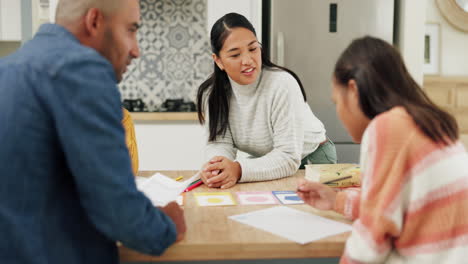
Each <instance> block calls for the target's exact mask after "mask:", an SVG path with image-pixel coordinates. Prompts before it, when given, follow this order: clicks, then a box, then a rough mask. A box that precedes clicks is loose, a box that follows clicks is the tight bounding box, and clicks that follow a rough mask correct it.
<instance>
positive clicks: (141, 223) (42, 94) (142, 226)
mask: <svg viewBox="0 0 468 264" xmlns="http://www.w3.org/2000/svg"><path fill="white" fill-rule="evenodd" d="M56 21H57V24H45V25H42V26H41V28H40V29H39V31H38V33H37V34H36V35H35V37H34V38H33V39H32V40H31V41H29V42H28V43H26V44H25V45H24V46H23V47H22V48H21V49H20V50H19V51H17V52H16V53H14V54H13V55H11V56H9V57H6V58H4V59H2V60H0V142H1V147H0V230H1V231H0V234H1V239H0V263H2V264H7V263H15V264H18V263H48V264H55V263H57V264H65V263H66V264H74V263H76V264H78V263H80V264H91V263H100V264H103V263H118V262H119V261H118V251H117V247H116V241H121V242H122V243H123V244H125V245H126V246H128V247H131V248H133V249H136V250H139V251H141V252H144V253H148V254H156V255H158V254H162V252H163V251H164V250H165V249H166V248H167V247H169V246H170V245H171V244H172V243H174V242H175V241H176V240H177V239H181V238H182V237H183V235H184V233H185V222H184V216H183V211H182V210H181V208H180V207H179V206H178V205H177V204H176V203H170V204H169V205H167V206H166V207H163V208H155V207H153V205H152V204H151V202H150V201H149V200H148V198H146V197H145V196H144V195H143V194H142V193H141V192H139V191H138V190H137V189H136V187H135V180H134V177H133V173H132V167H131V162H130V158H129V153H128V150H127V147H126V145H125V135H124V130H123V127H122V124H121V120H122V110H121V102H120V94H119V92H118V89H117V85H116V84H117V83H118V82H119V81H120V80H122V75H123V74H124V72H125V71H126V68H127V65H128V64H129V63H130V61H131V60H132V59H134V58H136V57H138V56H139V49H138V44H137V38H136V33H137V30H138V28H139V23H140V11H139V3H138V1H137V0H61V1H60V3H59V6H58V10H57V16H56Z"/></svg>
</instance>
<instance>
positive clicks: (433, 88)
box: [424, 76, 468, 148]
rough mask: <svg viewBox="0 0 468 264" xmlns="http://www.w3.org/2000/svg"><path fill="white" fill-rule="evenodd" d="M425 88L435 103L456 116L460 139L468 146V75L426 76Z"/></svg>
mask: <svg viewBox="0 0 468 264" xmlns="http://www.w3.org/2000/svg"><path fill="white" fill-rule="evenodd" d="M424 90H425V91H426V93H427V95H428V96H429V98H431V100H433V101H434V103H436V104H437V105H439V106H441V107H442V108H443V109H445V110H446V111H448V112H449V113H451V114H452V115H453V116H454V117H455V119H456V120H457V123H458V128H459V130H460V140H461V141H462V142H463V143H464V144H465V147H467V148H468V77H443V76H426V77H425V78H424Z"/></svg>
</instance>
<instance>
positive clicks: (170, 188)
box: [137, 173, 200, 206]
mask: <svg viewBox="0 0 468 264" xmlns="http://www.w3.org/2000/svg"><path fill="white" fill-rule="evenodd" d="M198 178H200V175H199V173H196V174H195V175H193V176H192V177H191V178H190V179H188V180H185V181H181V182H179V181H175V180H173V179H171V178H169V177H167V176H165V175H163V174H160V173H156V174H155V175H153V176H151V177H150V178H149V179H148V180H146V181H137V188H138V189H139V190H140V191H142V192H143V193H144V194H145V195H146V196H148V198H149V199H150V200H151V202H152V203H153V204H154V205H155V206H165V205H166V204H168V203H169V202H172V201H175V200H176V199H177V197H178V196H179V194H181V193H182V192H183V191H184V190H185V188H187V187H188V186H189V185H190V183H192V182H193V181H195V180H197V179H198Z"/></svg>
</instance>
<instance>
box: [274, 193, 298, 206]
mask: <svg viewBox="0 0 468 264" xmlns="http://www.w3.org/2000/svg"><path fill="white" fill-rule="evenodd" d="M273 194H274V195H275V196H276V198H277V199H278V200H279V201H280V202H281V203H282V204H303V203H304V201H302V200H301V198H299V196H298V195H297V193H296V192H295V191H273Z"/></svg>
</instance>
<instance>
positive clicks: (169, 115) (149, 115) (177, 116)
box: [130, 112, 198, 121]
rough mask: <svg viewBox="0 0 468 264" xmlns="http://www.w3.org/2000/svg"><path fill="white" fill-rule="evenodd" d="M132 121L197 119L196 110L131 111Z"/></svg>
mask: <svg viewBox="0 0 468 264" xmlns="http://www.w3.org/2000/svg"><path fill="white" fill-rule="evenodd" d="M130 115H131V116H132V119H133V121H198V117H197V113H196V112H131V113H130Z"/></svg>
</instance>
